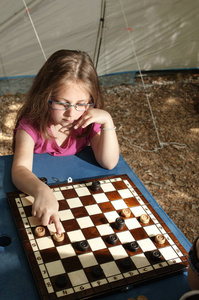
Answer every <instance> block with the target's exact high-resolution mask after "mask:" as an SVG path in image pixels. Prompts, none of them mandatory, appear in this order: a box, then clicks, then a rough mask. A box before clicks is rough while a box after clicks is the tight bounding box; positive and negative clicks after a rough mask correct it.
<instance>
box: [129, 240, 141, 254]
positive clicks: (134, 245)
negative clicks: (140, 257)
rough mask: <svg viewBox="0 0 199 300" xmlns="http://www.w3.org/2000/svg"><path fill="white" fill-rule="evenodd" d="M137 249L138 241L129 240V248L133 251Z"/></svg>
mask: <svg viewBox="0 0 199 300" xmlns="http://www.w3.org/2000/svg"><path fill="white" fill-rule="evenodd" d="M138 249H139V245H138V243H137V242H136V241H134V242H131V243H130V244H129V250H131V251H133V252H136V251H137V250H138Z"/></svg>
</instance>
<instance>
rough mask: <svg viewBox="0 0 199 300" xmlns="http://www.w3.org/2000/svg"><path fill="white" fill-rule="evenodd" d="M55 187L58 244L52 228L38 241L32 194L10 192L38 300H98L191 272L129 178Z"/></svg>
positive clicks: (171, 236)
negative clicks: (61, 236)
mask: <svg viewBox="0 0 199 300" xmlns="http://www.w3.org/2000/svg"><path fill="white" fill-rule="evenodd" d="M96 183H97V184H96ZM51 189H52V190H53V193H54V195H55V197H56V198H57V200H58V201H59V217H60V220H61V224H62V231H63V233H64V240H63V241H61V242H57V241H55V240H54V239H53V234H55V226H54V224H51V225H49V226H47V227H46V228H45V234H44V235H43V236H41V237H38V236H36V235H35V228H37V227H38V226H41V224H40V223H39V222H38V221H37V219H36V218H35V217H33V216H32V215H31V206H32V203H33V200H34V199H33V198H32V197H31V196H27V195H25V194H22V193H20V192H13V193H8V194H7V196H8V201H9V204H10V208H11V211H12V213H13V216H14V219H15V222H16V226H17V228H18V232H19V235H20V238H21V241H22V244H23V247H24V249H25V252H26V255H27V258H28V261H29V264H30V266H31V270H32V272H33V275H34V279H35V282H36V285H37V288H38V291H39V294H40V297H41V299H60V300H61V299H87V298H90V297H91V298H92V297H93V298H94V297H96V296H102V295H103V294H108V293H113V292H116V291H117V290H125V289H128V288H129V287H130V286H131V287H132V286H135V285H138V284H143V283H145V282H147V281H150V280H157V279H159V278H161V277H164V276H170V275H172V274H175V273H178V272H182V271H184V270H185V269H186V268H187V265H188V262H187V252H186V250H185V249H184V248H183V246H182V245H181V244H180V242H179V241H178V240H177V238H176V237H175V236H174V234H173V233H172V232H171V230H170V229H169V228H168V227H167V225H166V224H165V223H164V222H163V220H162V219H161V218H160V216H159V215H158V214H157V212H156V211H155V210H154V209H153V207H152V206H151V205H150V204H149V202H148V201H147V200H146V199H145V197H144V196H143V195H142V193H141V192H140V191H139V190H138V188H137V187H136V185H135V184H134V183H133V182H132V180H131V179H130V178H129V177H128V176H127V175H118V176H109V177H103V178H98V179H97V180H96V179H90V180H85V181H81V182H72V183H66V184H59V185H53V186H51ZM125 212H128V215H126V214H125ZM143 216H144V217H145V218H148V222H147V223H145V222H144V220H145V219H143V221H141V217H143ZM157 235H159V236H162V237H163V239H164V243H163V244H162V243H158V242H157V241H156V236H157Z"/></svg>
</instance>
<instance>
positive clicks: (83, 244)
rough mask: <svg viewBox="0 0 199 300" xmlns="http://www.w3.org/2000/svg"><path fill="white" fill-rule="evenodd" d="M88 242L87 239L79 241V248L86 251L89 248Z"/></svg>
mask: <svg viewBox="0 0 199 300" xmlns="http://www.w3.org/2000/svg"><path fill="white" fill-rule="evenodd" d="M88 246H89V245H88V242H87V241H81V242H79V243H78V249H79V250H81V251H86V250H88Z"/></svg>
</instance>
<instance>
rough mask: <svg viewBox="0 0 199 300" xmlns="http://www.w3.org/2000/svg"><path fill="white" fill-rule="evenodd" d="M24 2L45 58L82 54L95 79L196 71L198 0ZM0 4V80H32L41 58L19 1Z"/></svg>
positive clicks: (33, 0) (47, 0)
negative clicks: (66, 51)
mask: <svg viewBox="0 0 199 300" xmlns="http://www.w3.org/2000/svg"><path fill="white" fill-rule="evenodd" d="M25 2H26V5H27V7H28V8H29V12H30V15H31V18H32V20H33V23H34V26H35V29H36V31H37V34H38V36H39V38H40V41H41V44H42V47H43V50H44V52H45V55H46V57H49V56H50V55H51V54H52V53H53V52H55V51H56V50H59V49H63V48H65V49H78V50H84V51H86V52H88V54H89V55H90V56H91V58H92V59H93V61H94V62H95V63H97V72H98V74H99V75H104V74H111V73H118V72H129V71H137V70H138V69H139V68H140V69H141V70H166V69H187V68H188V69H189V68H198V67H199V52H198V49H199V35H198V24H199V2H198V0H192V1H189V0H165V1H159V0H139V1H138V0H25ZM0 3H1V10H0V77H1V78H8V77H12V76H30V75H35V74H36V73H37V72H38V70H39V69H40V67H41V66H42V65H43V63H44V62H45V58H44V56H43V54H42V51H41V48H40V46H39V43H38V40H37V38H36V35H35V33H34V30H33V27H32V25H31V22H30V20H29V17H28V14H27V12H26V9H25V7H24V3H23V0H9V1H7V0H0ZM104 9H105V15H104V16H105V18H104V20H103V19H102V17H103V12H104ZM127 28H129V29H127ZM98 50H100V52H99V59H98V61H97V60H96V57H97V54H98Z"/></svg>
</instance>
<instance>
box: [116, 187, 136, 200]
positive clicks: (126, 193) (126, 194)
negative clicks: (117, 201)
mask: <svg viewBox="0 0 199 300" xmlns="http://www.w3.org/2000/svg"><path fill="white" fill-rule="evenodd" d="M118 193H119V194H120V196H121V198H122V199H125V198H130V197H133V195H132V193H131V192H130V190H129V189H123V190H119V191H118Z"/></svg>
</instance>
